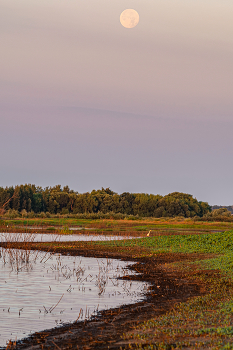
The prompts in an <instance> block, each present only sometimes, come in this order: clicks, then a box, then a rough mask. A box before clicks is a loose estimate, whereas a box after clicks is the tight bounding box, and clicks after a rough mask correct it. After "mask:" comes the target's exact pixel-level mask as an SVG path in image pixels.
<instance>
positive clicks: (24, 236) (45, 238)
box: [0, 233, 135, 242]
mask: <svg viewBox="0 0 233 350" xmlns="http://www.w3.org/2000/svg"><path fill="white" fill-rule="evenodd" d="M132 238H135V237H129V236H107V235H88V234H72V235H69V234H68V235H67V234H66V235H64V234H63V235H58V234H51V233H45V234H43V233H0V242H25V241H27V242H54V241H56V242H74V241H113V240H122V239H132Z"/></svg>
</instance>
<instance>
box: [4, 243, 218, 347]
mask: <svg viewBox="0 0 233 350" xmlns="http://www.w3.org/2000/svg"><path fill="white" fill-rule="evenodd" d="M1 245H2V246H4V244H1ZM16 247H17V248H23V247H22V246H21V247H20V244H16V245H15V248H16ZM30 248H31V249H41V250H44V251H45V250H48V251H51V248H49V247H46V245H44V244H39V245H38V244H33V245H32V246H31V247H30ZM54 252H56V253H61V254H70V255H80V256H89V257H103V258H118V259H122V260H125V261H134V262H135V264H134V265H133V266H131V267H130V268H131V269H132V270H134V271H135V272H137V273H139V274H137V275H134V276H128V277H127V276H125V277H124V279H130V280H139V281H146V282H149V283H151V289H150V291H149V292H148V293H147V295H146V296H145V300H144V301H142V302H138V303H136V304H133V305H126V306H122V307H120V308H117V309H110V310H105V311H102V312H100V313H99V314H98V315H97V316H95V317H93V319H92V320H90V321H84V322H76V323H72V324H68V325H65V326H63V327H59V328H54V329H51V330H47V331H43V332H39V333H36V334H34V335H32V336H31V337H30V338H28V339H26V340H24V341H22V342H18V343H17V344H9V346H8V349H16V348H17V349H27V350H29V349H83V350H84V349H86V350H87V349H120V347H121V348H127V343H125V342H124V341H123V340H122V338H121V336H122V335H123V333H126V332H127V331H130V330H133V329H134V328H135V326H137V324H139V323H141V322H143V321H145V320H147V319H150V318H152V317H155V316H156V315H161V314H163V313H165V312H167V311H168V310H169V309H171V308H172V307H173V305H174V304H175V303H177V302H182V301H186V300H187V299H188V298H190V297H194V296H198V295H202V294H204V293H205V286H204V285H203V284H202V285H201V284H198V283H197V282H196V281H195V276H196V275H197V274H199V273H200V272H199V271H193V272H192V273H191V274H190V273H189V277H188V278H187V276H186V275H185V274H184V273H182V272H178V271H177V270H174V269H173V268H169V269H168V268H167V267H166V264H167V263H171V262H179V261H185V260H196V259H197V258H199V259H200V258H201V257H202V258H206V257H207V256H204V255H201V256H200V255H197V254H189V255H187V254H172V253H169V254H157V255H154V256H151V257H149V258H148V257H141V258H132V254H127V252H123V253H119V252H117V251H103V247H102V250H100V249H98V247H95V248H94V247H93V249H91V248H90V247H89V248H88V249H87V248H79V249H78V248H76V249H74V248H73V249H69V247H68V245H67V247H64V244H63V246H60V247H59V246H57V247H56V249H54ZM201 273H202V274H203V271H202V272H201ZM205 273H206V274H209V273H211V274H212V273H213V272H212V271H211V272H208V271H206V272H205Z"/></svg>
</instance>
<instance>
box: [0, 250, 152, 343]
mask: <svg viewBox="0 0 233 350" xmlns="http://www.w3.org/2000/svg"><path fill="white" fill-rule="evenodd" d="M129 264H131V263H127V262H122V261H119V260H116V259H111V260H109V259H96V258H84V257H71V256H61V255H59V254H51V253H45V252H39V251H24V250H17V249H7V250H6V249H4V248H0V269H1V287H0V315H1V317H0V339H1V340H0V346H5V345H6V342H7V341H8V340H9V339H11V340H15V339H16V338H17V339H21V338H23V337H25V336H27V335H29V334H30V333H34V332H36V331H40V330H43V329H48V328H52V327H55V326H56V325H60V324H63V323H66V322H73V321H75V320H77V319H79V320H82V319H84V318H88V317H90V315H91V314H92V313H94V312H96V310H101V309H106V308H112V307H117V306H120V305H122V304H129V303H133V302H136V301H138V300H139V299H142V298H143V292H144V291H145V290H147V288H148V284H145V283H142V282H135V281H123V280H119V279H117V277H120V276H123V275H124V274H127V275H129V274H131V272H130V270H127V269H126V266H127V265H129Z"/></svg>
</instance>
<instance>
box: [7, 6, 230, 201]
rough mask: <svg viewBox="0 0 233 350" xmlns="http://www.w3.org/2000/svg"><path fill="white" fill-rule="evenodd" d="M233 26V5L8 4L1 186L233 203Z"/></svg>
mask: <svg viewBox="0 0 233 350" xmlns="http://www.w3.org/2000/svg"><path fill="white" fill-rule="evenodd" d="M126 8H134V9H135V10H137V12H138V13H139V15H140V22H139V24H138V26H137V27H135V28H134V29H125V28H123V27H122V26H121V25H120V22H119V16H120V14H121V12H122V11H123V10H124V9H126ZM232 18H233V2H232V0H231V1H230V0H224V1H222V0H205V1H203V0H189V1H187V0H169V1H166V0H165V1H164V0H158V1H157V0H147V1H141V0H124V1H123V0H116V1H114V0H111V1H109V0H98V1H96V0H85V1H83V0H76V1H75V0H46V1H45V0H40V1H39V0H37V1H36V0H21V1H16V0H0V33H1V35H0V47H1V64H0V122H1V124H0V125H1V127H0V145H1V148H0V154H1V167H0V179H1V183H0V186H6V185H16V184H20V183H35V184H38V185H42V186H49V185H54V184H58V183H59V184H62V185H65V184H68V185H69V186H70V187H72V188H74V189H75V190H77V191H79V192H84V191H91V190H92V189H93V188H100V187H102V186H103V187H109V186H110V187H111V188H112V189H113V190H115V191H117V192H123V191H130V192H149V193H160V194H166V193H169V192H172V191H182V192H187V193H191V194H193V195H194V196H195V197H197V198H198V199H199V200H203V201H208V202H210V204H225V205H227V204H233V189H232V180H231V178H232V173H233V162H232V153H233V152H232V131H233V99H232V91H233V64H232V62H233V22H232Z"/></svg>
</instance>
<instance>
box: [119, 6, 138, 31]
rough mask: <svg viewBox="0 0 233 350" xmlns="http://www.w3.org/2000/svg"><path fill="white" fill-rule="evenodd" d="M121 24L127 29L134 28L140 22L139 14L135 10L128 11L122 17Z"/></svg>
mask: <svg viewBox="0 0 233 350" xmlns="http://www.w3.org/2000/svg"><path fill="white" fill-rule="evenodd" d="M120 22H121V24H122V25H123V27H125V28H129V29H131V28H134V27H136V25H137V24H138V22H139V14H138V13H137V11H135V10H133V9H126V10H124V11H123V12H122V13H121V15H120Z"/></svg>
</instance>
